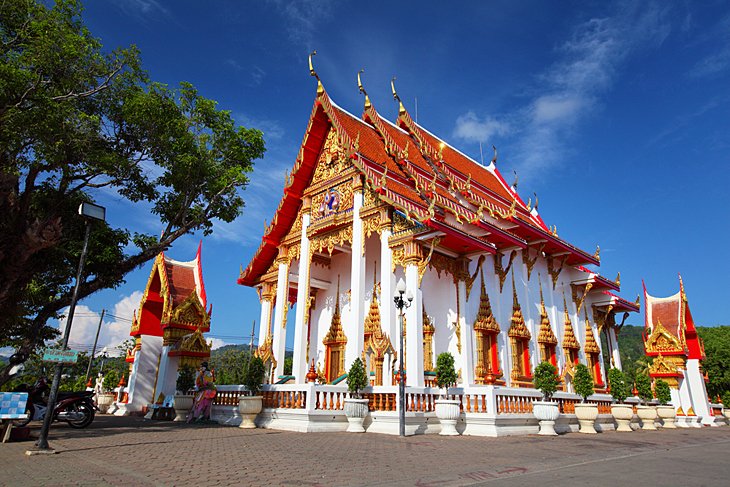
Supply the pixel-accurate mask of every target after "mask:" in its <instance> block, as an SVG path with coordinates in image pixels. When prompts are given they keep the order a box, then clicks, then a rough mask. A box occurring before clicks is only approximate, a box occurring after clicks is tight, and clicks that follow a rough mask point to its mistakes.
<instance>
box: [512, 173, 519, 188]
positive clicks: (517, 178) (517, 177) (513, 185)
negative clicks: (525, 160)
mask: <svg viewBox="0 0 730 487" xmlns="http://www.w3.org/2000/svg"><path fill="white" fill-rule="evenodd" d="M512 172H513V173H515V182H514V183H512V188H513V189H514V191H515V193H516V192H517V183H518V182H519V181H520V177H519V176H518V175H517V171H514V170H513V171H512Z"/></svg>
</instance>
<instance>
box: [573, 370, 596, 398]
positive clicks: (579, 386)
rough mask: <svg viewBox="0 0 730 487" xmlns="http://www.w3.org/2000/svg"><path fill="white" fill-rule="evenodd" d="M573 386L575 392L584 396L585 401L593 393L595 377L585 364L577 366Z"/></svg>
mask: <svg viewBox="0 0 730 487" xmlns="http://www.w3.org/2000/svg"><path fill="white" fill-rule="evenodd" d="M573 387H574V388H575V393H576V394H578V395H579V396H581V397H582V398H583V402H586V399H588V396H590V395H591V394H593V377H591V372H590V370H588V367H586V366H585V365H584V364H578V365H576V366H575V376H574V377H573Z"/></svg>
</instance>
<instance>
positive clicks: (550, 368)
mask: <svg viewBox="0 0 730 487" xmlns="http://www.w3.org/2000/svg"><path fill="white" fill-rule="evenodd" d="M557 372H558V369H557V368H556V367H555V366H554V365H553V364H551V363H550V362H540V363H539V364H538V366H537V367H535V372H534V374H533V381H534V383H535V388H536V389H539V390H540V391H542V398H543V400H544V401H549V400H550V399H551V398H552V397H553V394H555V391H557V390H558V376H557Z"/></svg>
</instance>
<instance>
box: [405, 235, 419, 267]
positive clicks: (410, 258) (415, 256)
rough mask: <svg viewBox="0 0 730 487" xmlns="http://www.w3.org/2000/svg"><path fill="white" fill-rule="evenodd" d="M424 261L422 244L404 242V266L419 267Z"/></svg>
mask: <svg viewBox="0 0 730 487" xmlns="http://www.w3.org/2000/svg"><path fill="white" fill-rule="evenodd" d="M422 259H423V251H422V249H421V244H420V243H418V242H417V241H415V240H407V241H405V242H403V265H404V266H407V265H417V264H418V263H419V262H421V260H422Z"/></svg>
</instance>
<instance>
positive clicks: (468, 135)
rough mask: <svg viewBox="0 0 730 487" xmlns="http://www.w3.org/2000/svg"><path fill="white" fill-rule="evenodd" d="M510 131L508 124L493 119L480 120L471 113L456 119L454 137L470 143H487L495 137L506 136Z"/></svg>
mask: <svg viewBox="0 0 730 487" xmlns="http://www.w3.org/2000/svg"><path fill="white" fill-rule="evenodd" d="M508 131H509V125H508V124H507V123H506V122H500V121H498V120H496V119H494V118H492V117H485V118H484V119H483V120H480V119H479V117H477V115H476V114H475V113H474V112H472V111H469V112H467V113H465V114H464V115H460V116H459V117H458V118H457V119H456V128H455V129H454V137H457V138H459V139H463V140H466V141H469V142H487V141H489V140H491V139H492V137H494V136H495V135H505V134H506V133H507V132H508Z"/></svg>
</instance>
